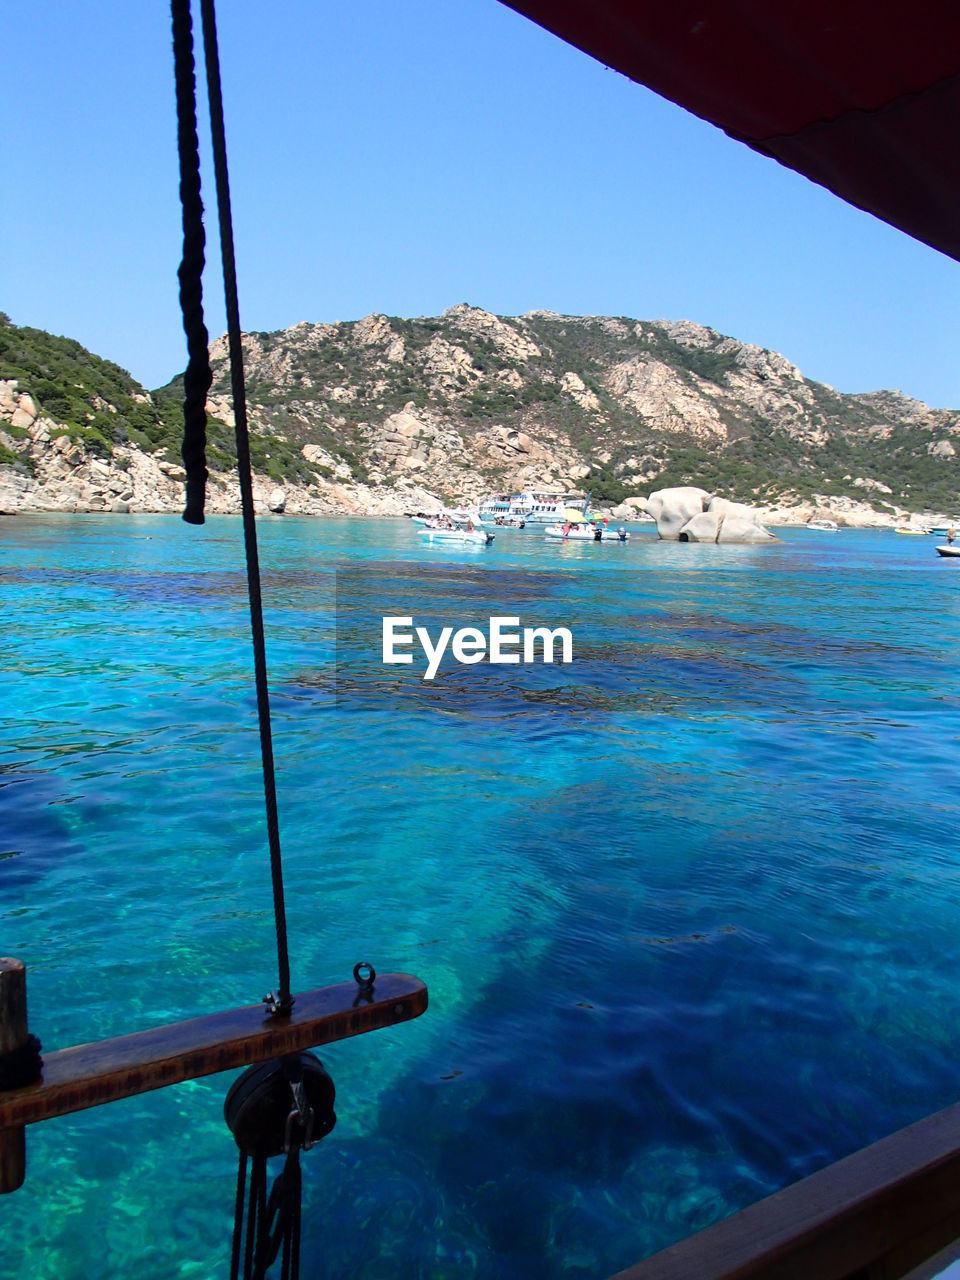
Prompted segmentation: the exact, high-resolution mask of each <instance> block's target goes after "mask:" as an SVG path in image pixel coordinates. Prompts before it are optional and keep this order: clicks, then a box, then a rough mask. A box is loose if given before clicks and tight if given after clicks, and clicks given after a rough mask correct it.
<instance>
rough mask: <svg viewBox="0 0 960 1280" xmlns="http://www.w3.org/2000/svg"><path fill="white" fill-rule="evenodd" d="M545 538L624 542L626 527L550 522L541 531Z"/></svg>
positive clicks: (626, 537) (567, 540)
mask: <svg viewBox="0 0 960 1280" xmlns="http://www.w3.org/2000/svg"><path fill="white" fill-rule="evenodd" d="M543 536H544V537H545V538H558V539H560V540H561V541H564V542H626V541H627V539H628V538H629V537H630V535H629V533H627V531H626V529H601V528H600V527H599V526H594V525H591V524H551V525H548V526H547V528H546V529H544V531H543Z"/></svg>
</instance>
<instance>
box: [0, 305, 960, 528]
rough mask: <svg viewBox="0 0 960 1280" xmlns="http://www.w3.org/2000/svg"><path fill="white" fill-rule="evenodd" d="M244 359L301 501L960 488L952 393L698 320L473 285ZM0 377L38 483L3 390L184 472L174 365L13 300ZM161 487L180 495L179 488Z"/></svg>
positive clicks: (256, 409)
mask: <svg viewBox="0 0 960 1280" xmlns="http://www.w3.org/2000/svg"><path fill="white" fill-rule="evenodd" d="M211 356H212V362H213V367H214V385H213V388H212V390H211V395H210V401H209V406H208V407H209V409H210V411H211V413H212V415H213V418H214V420H213V421H212V423H211V427H210V465H211V470H212V471H214V472H222V473H224V474H223V478H222V480H221V481H219V482H217V481H215V483H214V484H213V486H212V490H211V492H212V497H213V501H214V508H213V509H217V507H216V502H217V500H218V498H217V495H218V493H219V491H220V490H222V491H223V493H222V494H221V497H223V500H224V502H227V496H226V495H227V491H228V490H229V489H230V486H231V481H230V480H229V478H228V477H227V474H226V473H228V471H229V469H230V467H231V465H232V462H231V459H232V432H231V430H230V424H231V423H232V414H231V404H230V398H229V370H228V367H227V361H226V344H225V342H224V340H223V339H220V340H218V341H216V342H214V343H213V345H212V347H211ZM244 361H245V366H246V372H247V385H248V401H249V405H250V418H251V426H252V428H253V431H254V440H253V450H252V452H253V458H254V465H255V468H256V470H257V472H258V473H259V475H260V476H261V478H262V483H263V484H264V485H268V484H273V485H277V484H282V485H286V486H291V487H293V488H295V489H296V490H297V492H298V493H299V494H301V495H302V499H301V503H300V505H301V507H302V509H305V510H309V509H313V508H312V506H311V504H313V507H315V509H317V510H333V509H355V510H364V509H372V510H376V509H389V508H390V503H389V502H387V501H386V500H387V499H389V498H391V497H392V500H393V506H394V507H395V508H396V509H398V510H400V509H403V507H404V505H407V506H410V505H416V504H415V502H412V503H411V501H406V499H407V498H411V499H412V498H413V497H414V495H415V493H416V492H417V491H422V490H426V491H428V492H432V493H437V494H440V495H441V496H444V497H446V498H450V499H460V498H473V497H477V496H480V495H482V494H485V493H487V492H490V491H495V490H499V489H504V490H505V489H517V488H521V487H524V486H526V485H530V484H547V483H556V484H563V485H573V486H578V487H581V488H587V489H590V490H591V491H592V493H593V495H594V500H595V501H596V502H608V503H613V502H617V501H620V500H621V499H622V498H623V497H625V496H628V495H633V494H638V493H640V494H646V493H648V492H650V491H651V490H652V489H656V488H662V487H665V486H667V485H670V484H680V483H695V484H698V485H700V486H701V487H703V488H706V489H710V490H716V491H718V492H722V493H724V494H725V495H726V496H728V497H731V498H736V499H740V500H743V501H748V502H753V503H759V504H778V505H789V504H791V503H796V502H800V501H804V500H809V499H811V498H812V497H813V496H814V495H819V496H820V498H821V500H822V501H824V502H828V501H829V500H831V499H849V500H860V501H863V500H866V501H869V502H871V503H872V504H873V505H874V506H875V507H876V508H877V509H879V510H883V509H884V507H886V508H887V509H888V510H890V511H892V510H894V509H898V510H900V509H906V510H924V509H928V510H940V511H946V510H953V509H954V508H955V507H956V506H957V502H958V487H960V486H958V479H960V463H958V450H960V413H958V412H957V411H953V410H936V409H930V408H928V407H927V406H926V405H924V404H922V403H920V402H919V401H915V400H911V399H909V398H908V397H906V396H903V395H901V394H899V393H897V392H888V391H878V392H873V393H868V394H863V395H843V394H841V393H839V392H836V391H834V390H833V389H832V388H830V387H828V386H825V385H824V384H822V383H817V382H813V381H811V380H809V379H807V378H805V377H804V376H803V374H802V373H801V372H800V370H799V369H797V368H796V366H794V365H792V364H791V363H790V362H789V361H788V360H787V359H785V358H784V357H783V356H781V355H778V354H777V353H775V352H772V351H768V350H764V349H762V348H760V347H756V346H752V345H749V344H745V343H741V342H739V341H737V340H736V339H734V338H730V337H725V336H724V335H722V334H719V333H717V332H715V331H714V330H712V329H708V328H705V327H704V326H702V325H698V324H694V323H692V322H689V321H676V322H675V321H663V320H658V321H647V320H644V321H636V320H631V319H626V318H622V317H603V316H601V317H583V316H561V315H556V314H553V313H550V312H530V313H528V314H527V315H524V316H520V317H515V318H506V317H498V316H494V315H491V314H490V313H489V312H485V311H482V310H480V309H478V308H475V307H470V306H466V305H460V306H457V307H453V308H451V309H450V310H449V311H446V312H444V314H443V315H442V316H439V317H435V318H417V319H400V318H396V317H387V316H382V315H372V316H367V317H366V318H365V319H363V320H358V321H349V322H343V323H339V324H308V323H303V324H299V325H295V326H294V327H293V328H291V329H286V330H283V331H279V332H274V333H251V334H247V335H245V336H244ZM0 382H2V383H5V384H6V387H7V390H6V392H5V393H4V394H5V396H6V401H5V403H6V405H7V416H6V420H4V417H2V416H0V464H6V465H7V466H8V467H10V468H11V469H13V470H18V469H19V472H21V473H24V474H26V475H28V476H29V475H32V476H33V478H34V480H35V481H36V482H37V483H40V484H41V485H43V484H44V483H46V481H45V480H44V474H43V473H44V447H43V446H44V445H45V443H47V442H43V441H41V442H40V443H39V445H38V442H37V441H36V439H35V438H34V437H35V436H36V434H37V428H36V426H35V424H33V425H28V422H27V420H28V419H29V412H28V410H21V411H20V414H19V418H17V408H16V407H11V406H13V405H14V404H15V405H16V406H17V407H19V404H20V401H19V397H21V396H22V395H23V394H24V393H26V394H27V395H28V396H29V397H30V398H31V399H32V402H33V408H34V409H35V410H36V413H37V415H38V421H39V420H40V419H43V420H47V421H48V422H50V423H52V424H54V428H53V431H51V430H50V429H47V431H46V434H47V435H48V437H50V440H51V441H52V440H53V439H55V438H60V439H61V446H60V456H61V457H62V456H63V448H64V446H63V443H62V437H63V436H66V437H67V438H68V440H69V441H70V442H71V446H72V447H74V448H75V453H74V455H73V461H74V462H75V464H76V465H77V466H81V465H83V462H82V459H86V460H88V461H89V459H90V458H99V459H100V460H101V462H105V463H107V465H108V467H109V468H111V469H115V468H116V466H119V467H120V469H121V470H122V469H124V468H123V465H122V464H123V463H125V462H126V463H127V467H126V470H127V471H129V470H130V466H131V459H132V458H133V456H134V455H138V457H139V458H142V459H146V460H147V461H149V462H152V464H153V471H152V472H151V474H153V473H154V472H156V470H157V468H159V469H160V474H161V475H163V476H165V477H166V479H167V480H169V481H172V482H176V481H177V480H178V479H179V477H178V475H177V472H178V469H179V437H180V431H181V421H182V417H181V409H180V404H179V398H178V397H179V391H180V380H179V379H174V380H173V381H172V382H171V383H169V384H168V385H167V386H166V387H162V388H160V389H158V390H156V391H153V392H152V393H149V394H148V393H147V392H146V391H145V390H144V389H143V388H142V387H140V386H139V385H138V384H137V383H136V382H135V381H134V379H132V378H131V377H130V375H129V374H127V373H126V372H125V371H124V370H122V369H120V368H118V366H116V365H114V364H111V363H110V362H108V361H105V360H101V359H99V358H98V357H97V356H94V355H91V354H90V353H89V352H87V351H86V350H85V349H84V348H83V347H81V346H80V345H79V344H78V343H76V342H73V341H71V340H70V339H66V338H54V337H52V336H51V335H49V334H46V333H44V332H43V331H41V330H37V329H26V328H18V327H17V326H15V325H13V324H11V323H10V322H9V321H8V320H7V319H6V317H3V318H2V320H0ZM14 382H15V383H16V386H15V387H14V386H12V384H13V383H14ZM28 409H29V406H28ZM2 414H3V403H0V415H2ZM61 429H62V435H61V436H59V437H57V436H55V435H54V433H53V432H54V431H57V432H59V431H61ZM31 432H32V434H31ZM138 465H140V464H139V463H138ZM136 469H137V468H134V470H136ZM61 470H62V469H61ZM29 487H30V486H29V485H27V486H26V487H24V486H21V488H22V489H23V492H24V494H26V492H27V489H29ZM173 487H174V489H175V488H176V484H175V483H174V485H173ZM163 488H164V486H163V485H161V489H163ZM154 497H156V495H154ZM154 497H151V501H153V500H154ZM159 500H160V501H161V503H162V504H164V505H166V504H167V503H168V502H169V503H170V504H172V505H174V506H175V505H176V504H177V502H178V501H179V495H178V494H174V495H173V496H171V497H168V496H167V495H166V493H165V492H161V493H160V494H159ZM121 501H124V500H122V499H121ZM385 503H386V505H385ZM132 505H133V506H134V507H137V506H139V505H140V500H139V499H138V498H137V495H136V491H135V492H134V499H133V502H132ZM228 505H229V504H228ZM224 509H225V508H224Z"/></svg>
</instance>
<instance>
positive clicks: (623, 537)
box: [617, 525, 627, 542]
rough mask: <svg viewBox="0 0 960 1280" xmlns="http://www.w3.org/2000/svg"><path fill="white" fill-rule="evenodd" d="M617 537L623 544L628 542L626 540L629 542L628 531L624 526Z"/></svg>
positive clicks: (618, 531)
mask: <svg viewBox="0 0 960 1280" xmlns="http://www.w3.org/2000/svg"><path fill="white" fill-rule="evenodd" d="M617 537H618V538H619V539H620V541H621V542H626V540H627V531H626V529H625V528H624V527H623V525H621V526H620V528H619V529H618V530H617Z"/></svg>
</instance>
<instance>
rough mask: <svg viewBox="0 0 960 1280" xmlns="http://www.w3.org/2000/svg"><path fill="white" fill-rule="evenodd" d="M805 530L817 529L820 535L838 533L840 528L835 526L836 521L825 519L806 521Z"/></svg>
mask: <svg viewBox="0 0 960 1280" xmlns="http://www.w3.org/2000/svg"><path fill="white" fill-rule="evenodd" d="M807 528H808V529H819V530H820V532H821V533H839V532H840V526H839V525H838V524H837V522H836V520H827V519H826V518H824V519H820V520H808V521H807Z"/></svg>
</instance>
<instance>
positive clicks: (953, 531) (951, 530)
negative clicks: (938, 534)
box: [947, 525, 957, 542]
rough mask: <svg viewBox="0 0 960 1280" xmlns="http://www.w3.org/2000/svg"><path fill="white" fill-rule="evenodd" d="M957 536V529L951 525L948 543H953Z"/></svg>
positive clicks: (948, 532) (948, 531)
mask: <svg viewBox="0 0 960 1280" xmlns="http://www.w3.org/2000/svg"><path fill="white" fill-rule="evenodd" d="M956 536H957V531H956V529H955V528H954V527H953V525H950V527H949V528H948V529H947V541H948V542H952V541H953V540H954V538H955V537H956Z"/></svg>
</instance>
